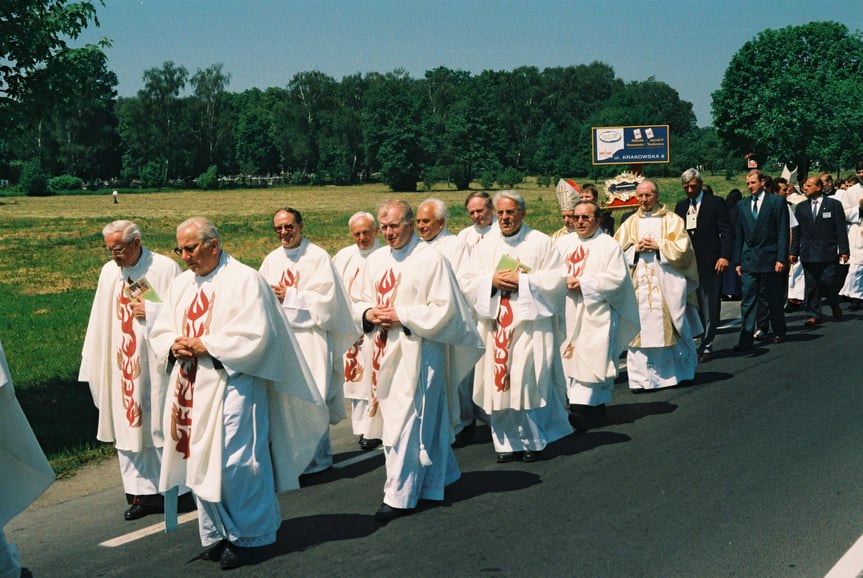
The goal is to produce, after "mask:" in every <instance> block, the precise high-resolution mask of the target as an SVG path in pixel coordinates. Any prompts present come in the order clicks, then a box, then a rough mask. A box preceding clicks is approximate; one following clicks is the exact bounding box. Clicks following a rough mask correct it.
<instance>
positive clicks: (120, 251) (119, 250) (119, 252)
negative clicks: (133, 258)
mask: <svg viewBox="0 0 863 578" xmlns="http://www.w3.org/2000/svg"><path fill="white" fill-rule="evenodd" d="M125 253H126V247H111V248H110V249H109V248H108V247H105V254H106V255H108V256H109V257H122V256H123V255H124V254H125Z"/></svg>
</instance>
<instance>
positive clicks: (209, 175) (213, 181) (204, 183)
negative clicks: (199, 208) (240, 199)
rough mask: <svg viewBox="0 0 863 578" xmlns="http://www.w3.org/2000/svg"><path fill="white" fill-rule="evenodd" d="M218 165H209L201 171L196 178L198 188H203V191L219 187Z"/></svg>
mask: <svg viewBox="0 0 863 578" xmlns="http://www.w3.org/2000/svg"><path fill="white" fill-rule="evenodd" d="M218 171H219V167H217V166H216V165H210V168H208V169H207V171H206V172H204V173H202V174H201V175H200V176H199V177H198V178H197V184H198V188H199V189H203V190H205V191H213V190H216V189H218V188H219V172H218Z"/></svg>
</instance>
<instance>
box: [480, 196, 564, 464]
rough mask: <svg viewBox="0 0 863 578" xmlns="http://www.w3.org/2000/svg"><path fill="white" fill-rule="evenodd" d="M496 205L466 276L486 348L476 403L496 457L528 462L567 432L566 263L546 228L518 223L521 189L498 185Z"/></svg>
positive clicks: (521, 217) (523, 211) (521, 214)
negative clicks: (493, 229)
mask: <svg viewBox="0 0 863 578" xmlns="http://www.w3.org/2000/svg"><path fill="white" fill-rule="evenodd" d="M494 205H495V209H496V211H497V220H498V226H499V228H500V235H497V236H495V237H493V238H488V239H485V240H484V241H482V242H481V243H479V244H478V245H477V246H476V247H474V249H473V250H472V252H471V263H470V266H469V268H468V274H467V277H466V280H465V294H466V295H467V298H468V302H469V303H470V304H471V305H472V306H473V308H474V311H475V313H476V316H477V318H478V319H479V322H480V335H481V336H482V338H483V342H484V343H485V348H486V350H485V354H484V355H483V357H482V359H480V361H479V363H477V365H476V371H475V376H474V402H475V403H476V404H477V405H479V406H480V407H481V408H482V409H483V411H485V413H486V414H488V415H489V425H490V426H491V433H492V439H493V441H494V448H495V451H496V452H497V460H498V462H501V463H504V462H510V461H514V460H517V459H521V460H524V461H526V462H532V461H536V460H537V459H539V458H540V453H541V452H542V450H544V449H545V447H546V445H547V444H548V443H550V442H553V441H555V440H557V439H560V438H562V437H564V436H565V435H568V434H570V433H572V428H571V427H570V425H569V422H568V420H567V412H566V409H565V403H566V388H565V384H564V376H563V369H562V367H561V360H560V345H561V341H562V340H563V327H562V326H561V324H560V312H562V311H563V309H564V298H565V296H566V266H565V265H564V263H563V258H562V257H561V255H560V252H559V251H558V250H557V248H556V247H555V246H554V243H553V242H552V240H551V239H550V238H549V237H548V236H547V235H545V234H543V233H540V232H539V231H535V230H533V229H531V228H530V227H528V226H527V225H524V224H523V221H524V216H525V214H526V207H525V202H524V198H523V197H522V196H521V195H520V194H519V193H517V192H516V191H501V192H499V193H498V194H497V195H495V198H494Z"/></svg>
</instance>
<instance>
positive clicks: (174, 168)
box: [118, 61, 194, 183]
mask: <svg viewBox="0 0 863 578" xmlns="http://www.w3.org/2000/svg"><path fill="white" fill-rule="evenodd" d="M188 74H189V73H188V71H187V70H186V69H185V68H184V67H182V66H177V65H175V64H174V63H173V62H170V61H168V62H165V63H163V64H162V68H148V69H147V70H145V71H144V74H143V80H144V88H142V89H141V90H139V91H138V95H137V97H136V98H132V99H127V100H124V101H123V102H121V104H120V125H119V129H118V130H119V132H120V136H121V138H122V139H123V144H124V145H125V148H126V152H125V154H124V155H123V164H124V169H125V168H128V169H129V172H131V173H132V174H136V173H137V174H139V175H140V176H141V177H142V179H143V177H144V175H143V173H144V172H145V170H144V169H145V168H146V172H147V179H146V180H148V181H151V182H152V181H154V176H153V174H152V170H153V166H155V165H158V166H160V167H162V176H161V178H159V179H158V181H159V182H160V183H164V182H166V181H167V180H168V178H170V177H173V176H175V175H178V174H180V171H182V170H184V169H186V167H187V166H188V164H189V162H188V161H189V158H190V157H193V156H194V155H193V153H190V151H189V148H188V146H187V144H188V142H184V139H187V133H186V132H185V131H184V130H183V123H184V121H186V120H187V119H188V116H185V114H184V113H186V112H187V111H184V103H183V102H182V101H181V100H180V92H181V91H182V90H183V89H184V88H185V86H186V79H187V77H188ZM189 174H190V173H189Z"/></svg>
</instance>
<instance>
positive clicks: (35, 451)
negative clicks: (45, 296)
mask: <svg viewBox="0 0 863 578" xmlns="http://www.w3.org/2000/svg"><path fill="white" fill-rule="evenodd" d="M53 481H54V472H53V471H51V466H50V465H48V460H46V459H45V454H43V453H42V448H41V447H39V442H38V441H37V440H36V436H35V435H33V430H32V429H31V428H30V424H29V423H28V422H27V418H26V417H25V416H24V412H23V411H21V406H20V405H19V404H18V400H17V399H16V398H15V389H14V388H13V387H12V377H11V375H10V374H9V366H8V365H7V364H6V354H5V353H4V352H3V345H2V344H0V576H3V577H4V578H5V577H6V576H18V575H19V574H20V572H21V564H20V562H19V561H18V550H17V548H16V547H15V545H14V544H9V543H7V542H6V539H5V537H4V536H3V526H5V525H6V523H7V522H8V521H9V520H11V519H12V518H13V517H15V516H16V515H17V514H18V513H20V512H21V511H23V510H24V509H25V508H26V507H27V506H29V505H30V504H32V503H33V502H34V501H35V500H36V498H38V497H39V496H40V495H42V492H44V491H45V490H46V489H48V486H50V485H51V483H52V482H53Z"/></svg>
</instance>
